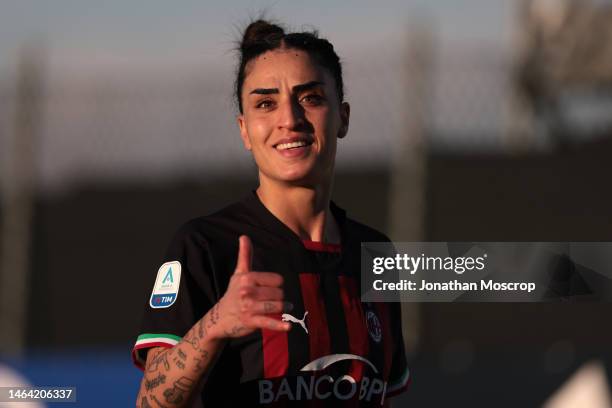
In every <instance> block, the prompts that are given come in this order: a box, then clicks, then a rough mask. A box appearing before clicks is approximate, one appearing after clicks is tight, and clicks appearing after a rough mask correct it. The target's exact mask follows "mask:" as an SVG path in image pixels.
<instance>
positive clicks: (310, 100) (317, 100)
mask: <svg viewBox="0 0 612 408" xmlns="http://www.w3.org/2000/svg"><path fill="white" fill-rule="evenodd" d="M324 100H325V98H323V96H321V95H318V94H308V95H304V96H303V97H302V98H301V99H300V103H303V104H305V105H310V106H317V105H321V104H322V103H323V101H324Z"/></svg>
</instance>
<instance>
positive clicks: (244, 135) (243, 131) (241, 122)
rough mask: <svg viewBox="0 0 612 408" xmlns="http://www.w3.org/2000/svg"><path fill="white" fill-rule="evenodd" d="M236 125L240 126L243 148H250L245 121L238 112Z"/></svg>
mask: <svg viewBox="0 0 612 408" xmlns="http://www.w3.org/2000/svg"><path fill="white" fill-rule="evenodd" d="M236 121H237V122H238V127H239V128H240V138H241V139H242V143H243V144H244V148H245V149H247V150H251V140H250V139H249V133H248V132H247V128H246V122H245V121H244V115H243V114H240V115H238V116H237V117H236Z"/></svg>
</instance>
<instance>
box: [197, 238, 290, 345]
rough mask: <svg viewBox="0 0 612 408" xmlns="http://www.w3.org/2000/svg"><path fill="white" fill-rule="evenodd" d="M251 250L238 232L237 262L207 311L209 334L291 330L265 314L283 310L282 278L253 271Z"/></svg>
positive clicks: (237, 334) (247, 240)
mask: <svg viewBox="0 0 612 408" xmlns="http://www.w3.org/2000/svg"><path fill="white" fill-rule="evenodd" d="M252 252H253V249H252V245H251V240H250V239H249V237H247V236H246V235H242V236H241V237H240V245H239V248H238V263H237V265H236V270H235V271H234V274H233V275H232V277H231V278H230V282H229V285H228V288H227V291H226V292H225V294H224V295H223V297H222V298H221V300H219V302H218V303H217V304H216V305H215V306H214V307H213V308H212V309H211V311H210V312H209V313H208V315H209V318H208V322H207V327H208V332H209V334H210V335H211V336H213V337H216V338H231V337H242V336H246V335H247V334H250V333H252V332H254V331H255V330H257V329H271V330H279V331H288V330H290V329H291V324H290V323H289V322H282V321H280V320H277V319H273V318H272V317H270V316H266V315H268V314H270V313H281V312H283V311H285V309H286V304H285V302H283V298H284V293H283V289H282V285H283V277H282V276H281V275H279V274H277V273H272V272H253V271H252V270H251V260H252Z"/></svg>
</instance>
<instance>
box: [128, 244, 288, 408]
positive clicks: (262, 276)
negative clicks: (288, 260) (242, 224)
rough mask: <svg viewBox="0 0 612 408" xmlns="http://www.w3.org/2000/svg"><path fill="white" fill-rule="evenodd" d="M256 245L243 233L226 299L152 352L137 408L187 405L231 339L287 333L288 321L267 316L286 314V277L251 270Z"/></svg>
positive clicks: (150, 352)
mask: <svg viewBox="0 0 612 408" xmlns="http://www.w3.org/2000/svg"><path fill="white" fill-rule="evenodd" d="M251 258H252V247H251V241H250V240H249V238H248V237H246V236H241V237H240V246H239V249H238V263H237V265H236V269H235V271H234V274H233V275H232V277H231V279H230V282H229V285H228V288H227V291H226V292H225V294H224V295H223V297H222V298H221V299H220V300H219V302H218V303H216V304H215V305H214V306H213V307H212V308H211V309H210V310H209V311H208V313H206V314H205V315H204V316H203V317H202V318H201V319H200V320H199V321H198V322H197V323H196V324H195V325H194V326H193V327H192V328H191V329H190V330H189V331H188V332H187V334H185V336H184V337H183V338H182V340H181V341H180V342H179V343H178V344H176V345H175V346H173V347H171V348H164V347H155V348H152V349H150V350H149V352H148V354H147V361H146V364H145V369H144V376H143V378H142V382H141V384H140V390H139V392H138V397H137V400H136V406H137V407H142V408H146V407H166V408H174V407H184V406H186V404H188V403H189V402H190V401H191V399H192V398H194V393H195V392H197V389H198V388H199V387H198V385H199V383H200V381H201V380H203V379H205V378H206V376H207V375H208V374H209V373H210V372H211V370H213V366H214V361H215V359H216V357H217V356H218V355H219V354H220V353H221V351H222V349H223V347H224V344H225V342H226V341H227V339H230V338H234V337H242V336H246V335H248V334H250V333H252V332H253V331H255V330H258V329H263V328H266V329H272V330H283V331H288V330H289V329H290V328H291V326H290V323H287V322H281V321H279V320H276V319H273V318H271V317H269V316H266V314H269V313H279V312H282V311H283V309H284V308H285V307H284V303H283V297H284V295H283V289H282V284H283V278H282V276H280V275H279V274H276V273H270V272H253V271H252V270H251Z"/></svg>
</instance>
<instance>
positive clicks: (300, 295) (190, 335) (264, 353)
mask: <svg viewBox="0 0 612 408" xmlns="http://www.w3.org/2000/svg"><path fill="white" fill-rule="evenodd" d="M240 53H241V58H240V65H239V69H238V74H237V80H236V98H237V101H238V107H239V112H240V114H239V115H238V125H239V128H240V135H241V138H242V141H243V143H244V146H245V148H246V149H247V150H250V151H251V152H252V154H253V157H254V159H255V162H256V164H257V167H258V169H259V187H258V188H257V190H256V191H255V192H252V193H251V194H249V195H248V196H247V197H246V198H245V199H244V200H242V201H240V202H238V203H235V204H233V205H230V206H229V207H226V208H225V209H223V210H221V211H219V212H218V213H215V214H212V215H209V216H206V217H201V218H198V219H195V220H192V221H190V222H189V223H187V224H185V225H184V226H183V227H182V228H181V229H180V230H179V232H178V233H177V235H176V236H175V238H174V240H173V241H172V243H171V245H170V248H169V250H168V253H167V255H166V262H165V263H164V264H163V265H162V266H161V268H160V269H159V271H158V274H157V278H156V281H155V286H154V288H153V293H152V294H151V298H150V300H149V305H148V306H147V307H146V311H145V318H144V324H143V331H142V334H141V335H140V336H139V337H138V340H137V342H136V345H135V347H134V352H133V356H134V360H135V362H136V364H137V365H139V366H140V367H141V368H142V369H143V370H144V377H143V380H142V383H141V387H140V392H139V394H138V399H137V404H138V405H139V406H141V407H149V406H153V407H157V406H159V407H179V406H206V407H209V406H212V407H216V406H255V405H270V406H273V405H287V404H288V403H289V404H290V405H294V404H295V405H303V406H311V405H315V406H324V405H326V404H328V405H330V406H332V405H333V406H336V405H338V404H339V403H340V402H341V403H342V405H343V406H381V405H384V404H385V398H386V397H388V396H390V395H392V394H394V393H398V392H401V391H402V390H403V389H404V388H405V386H406V385H407V382H408V374H407V368H406V361H405V356H404V349H403V343H402V337H401V327H400V321H401V319H400V316H399V307H398V305H397V304H393V305H386V304H378V303H377V304H362V303H361V302H360V300H359V290H358V288H359V270H360V265H359V262H360V256H359V254H360V252H359V251H360V244H361V242H366V241H388V239H387V238H386V237H385V236H384V235H382V234H381V233H379V232H377V231H375V230H373V229H371V228H369V227H366V226H364V225H362V224H359V223H357V222H355V221H353V220H350V219H348V218H347V217H346V215H345V212H344V211H343V210H341V209H340V208H338V207H337V206H336V205H335V204H334V203H333V202H331V201H330V196H331V191H332V184H333V183H332V182H333V172H334V161H335V157H336V143H337V140H338V139H341V138H343V137H344V136H345V135H346V133H347V131H348V125H349V114H350V109H349V105H348V103H346V102H344V100H343V98H344V95H343V82H342V71H341V66H340V61H339V58H338V56H337V55H336V53H335V51H334V49H333V46H332V45H331V44H330V43H329V42H328V41H327V40H324V39H320V38H318V37H317V35H316V33H292V34H285V32H284V31H283V29H282V28H280V27H279V26H277V25H274V24H270V23H268V22H266V21H262V20H259V21H256V22H254V23H252V24H250V25H249V26H248V27H247V29H246V30H245V33H244V36H243V40H242V44H241V47H240Z"/></svg>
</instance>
